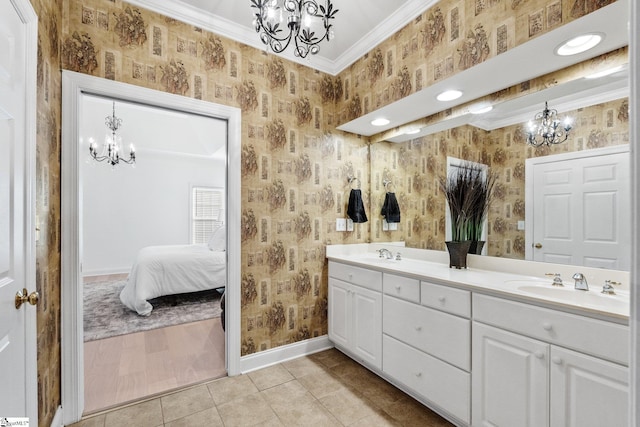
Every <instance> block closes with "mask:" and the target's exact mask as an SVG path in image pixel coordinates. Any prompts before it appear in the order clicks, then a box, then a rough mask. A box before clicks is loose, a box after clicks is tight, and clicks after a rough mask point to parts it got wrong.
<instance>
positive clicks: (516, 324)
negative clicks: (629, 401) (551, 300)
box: [473, 293, 629, 365]
mask: <svg viewBox="0 0 640 427" xmlns="http://www.w3.org/2000/svg"><path fill="white" fill-rule="evenodd" d="M473 318H474V320H477V321H479V322H483V323H487V324H490V325H494V326H498V327H500V328H503V329H507V330H510V331H513V332H517V333H519V334H523V335H528V336H530V337H533V338H537V339H540V340H543V341H546V342H549V343H552V344H557V345H559V346H561V347H568V348H571V349H574V350H578V351H582V352H584V353H588V354H591V355H593V356H596V357H601V358H603V359H608V360H611V361H613V362H616V363H621V364H623V365H628V363H629V354H628V353H629V328H628V327H627V326H624V325H619V324H616V323H610V322H605V321H603V320H597V319H591V318H589V317H584V316H578V315H575V314H570V313H564V312H561V311H556V310H551V309H548V308H543V307H537V306H532V305H529V304H524V303H520V302H515V301H509V300H504V299H501V298H495V297H490V296H487V295H482V294H476V293H474V294H473Z"/></svg>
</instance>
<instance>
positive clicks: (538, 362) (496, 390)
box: [471, 322, 549, 427]
mask: <svg viewBox="0 0 640 427" xmlns="http://www.w3.org/2000/svg"><path fill="white" fill-rule="evenodd" d="M472 373H473V374H472V393H471V395H472V399H473V400H472V410H471V413H472V417H473V425H474V426H478V427H479V426H486V427H489V426H496V427H521V426H522V427H543V426H547V425H549V403H548V402H549V393H548V390H549V379H548V378H549V345H548V344H546V343H543V342H540V341H537V340H533V339H531V338H527V337H523V336H521V335H517V334H513V333H511V332H506V331H503V330H501V329H496V328H493V327H491V326H487V325H483V324H481V323H477V322H473V360H472Z"/></svg>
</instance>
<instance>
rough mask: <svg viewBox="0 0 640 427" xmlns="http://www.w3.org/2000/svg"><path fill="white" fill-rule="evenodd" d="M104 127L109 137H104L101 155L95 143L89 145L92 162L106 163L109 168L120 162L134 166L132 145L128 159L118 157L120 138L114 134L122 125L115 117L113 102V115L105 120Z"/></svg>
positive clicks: (119, 119) (134, 156)
mask: <svg viewBox="0 0 640 427" xmlns="http://www.w3.org/2000/svg"><path fill="white" fill-rule="evenodd" d="M104 124H105V125H107V127H108V128H109V130H110V131H111V136H109V135H107V136H106V137H105V141H104V146H103V147H102V153H100V154H98V145H97V144H96V143H95V142H91V143H89V155H90V156H91V157H92V158H93V160H95V161H97V162H104V161H106V162H107V163H108V164H110V165H111V166H116V165H117V164H119V163H120V162H123V163H126V164H129V165H131V164H135V162H136V150H135V148H134V147H133V144H131V145H129V158H128V159H125V158H124V157H120V145H121V142H122V137H120V136H117V135H116V132H117V130H118V129H119V128H120V126H121V125H122V119H121V118H119V117H116V103H115V101H114V102H113V113H112V115H111V116H107V117H106V118H105V122H104Z"/></svg>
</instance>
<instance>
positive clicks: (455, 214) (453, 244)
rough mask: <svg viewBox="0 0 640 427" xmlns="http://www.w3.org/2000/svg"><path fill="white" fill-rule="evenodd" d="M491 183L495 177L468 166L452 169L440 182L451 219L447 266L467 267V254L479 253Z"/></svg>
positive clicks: (463, 165) (447, 243)
mask: <svg viewBox="0 0 640 427" xmlns="http://www.w3.org/2000/svg"><path fill="white" fill-rule="evenodd" d="M495 181H496V177H495V175H493V174H486V176H485V174H484V172H483V171H482V170H481V169H478V168H477V167H474V166H472V165H470V164H462V165H460V166H456V167H455V168H454V169H453V170H452V171H451V172H450V173H449V175H448V176H447V177H446V178H441V179H440V188H441V189H442V192H443V193H444V195H445V199H446V200H447V206H448V208H449V214H450V216H451V240H450V241H448V242H445V243H446V245H447V249H448V251H449V267H455V268H467V253H473V254H479V253H481V252H482V247H483V245H484V242H483V241H482V230H483V225H484V221H485V219H486V217H487V214H488V212H489V205H490V203H491V195H492V193H493V187H494V185H495Z"/></svg>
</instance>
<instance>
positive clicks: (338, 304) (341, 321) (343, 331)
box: [328, 278, 351, 349]
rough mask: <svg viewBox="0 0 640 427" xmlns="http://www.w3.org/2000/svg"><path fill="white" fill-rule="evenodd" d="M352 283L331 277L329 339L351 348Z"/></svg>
mask: <svg viewBox="0 0 640 427" xmlns="http://www.w3.org/2000/svg"><path fill="white" fill-rule="evenodd" d="M350 289H351V285H349V284H348V283H345V282H343V281H341V280H337V279H333V278H329V307H328V316H329V339H330V340H331V341H333V342H334V343H335V344H336V345H338V346H342V347H343V348H346V349H348V348H349V338H350V335H351V334H350V328H351V327H350V324H351V321H350V316H351V310H350V308H349V304H350V303H351V298H349V292H350Z"/></svg>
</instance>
